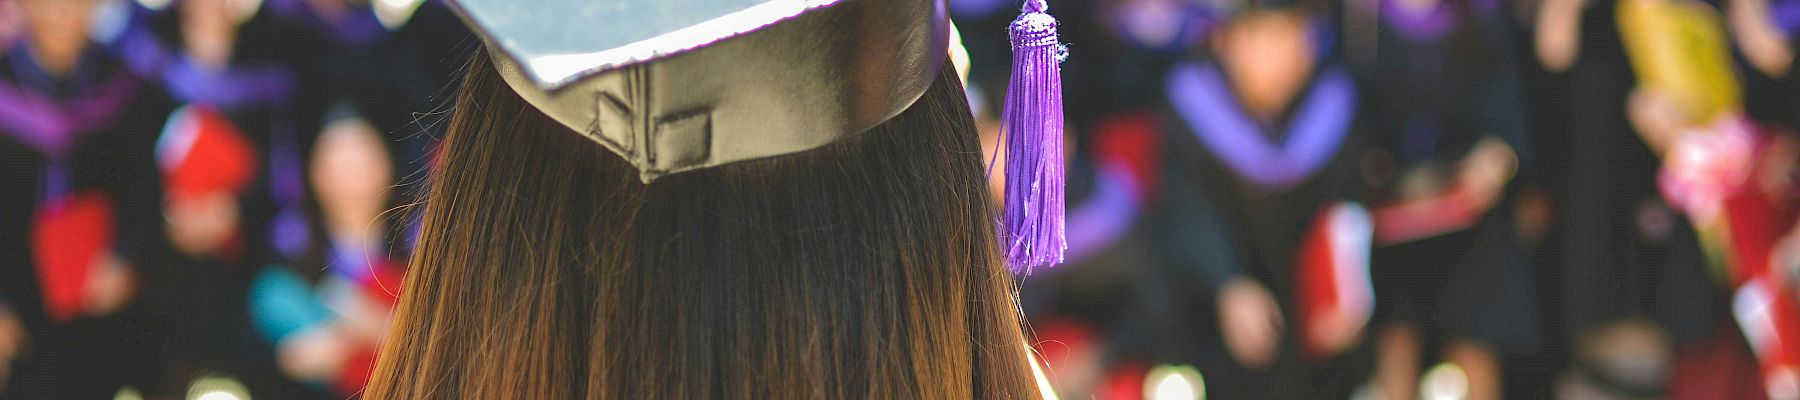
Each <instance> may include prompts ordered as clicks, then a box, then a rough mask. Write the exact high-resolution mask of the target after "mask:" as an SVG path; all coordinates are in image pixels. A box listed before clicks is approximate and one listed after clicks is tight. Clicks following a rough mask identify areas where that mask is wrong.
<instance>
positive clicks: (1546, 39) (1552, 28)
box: [1533, 0, 1587, 72]
mask: <svg viewBox="0 0 1800 400" xmlns="http://www.w3.org/2000/svg"><path fill="white" fill-rule="evenodd" d="M1585 3H1587V1H1586V0H1544V1H1542V2H1539V3H1538V9H1537V21H1536V25H1537V26H1536V28H1537V35H1536V36H1535V39H1536V42H1535V43H1533V44H1534V45H1535V46H1536V50H1537V58H1538V63H1539V64H1543V66H1544V69H1548V70H1550V71H1553V72H1561V71H1564V70H1567V69H1569V67H1570V66H1573V65H1575V58H1576V56H1579V55H1581V8H1582V7H1583V6H1585V5H1586V4H1585Z"/></svg>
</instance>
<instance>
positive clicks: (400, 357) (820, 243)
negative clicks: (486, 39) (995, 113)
mask: <svg viewBox="0 0 1800 400" xmlns="http://www.w3.org/2000/svg"><path fill="white" fill-rule="evenodd" d="M473 60H474V61H473V62H472V63H471V66H470V69H469V72H468V76H467V78H466V82H465V83H464V86H463V89H462V93H461V94H460V95H459V97H458V99H457V101H456V109H455V115H454V116H453V117H452V119H451V126H450V128H449V133H448V136H447V137H446V138H445V140H444V142H443V144H442V146H443V148H442V149H441V154H440V155H441V159H440V160H439V162H440V164H439V165H438V168H437V170H436V171H435V172H434V174H433V175H432V177H431V179H430V185H431V188H430V193H429V197H428V203H427V205H426V206H425V211H424V212H425V218H424V227H423V228H422V229H423V231H422V234H421V235H420V243H419V248H418V251H417V254H416V255H415V258H414V260H413V262H412V265H413V269H412V270H411V271H410V273H409V276H408V279H407V282H406V286H405V289H404V290H405V292H404V294H403V297H404V298H403V300H402V301H401V304H400V306H399V310H398V313H397V317H396V321H395V324H396V326H395V327H394V329H393V331H392V333H391V335H390V338H389V340H388V341H387V345H386V347H385V348H384V349H383V352H382V355H381V359H380V362H379V365H378V366H377V371H376V372H375V374H374V377H373V378H372V379H371V381H370V384H369V387H368V390H367V393H366V394H367V395H368V396H369V397H371V398H420V397H429V398H496V397H500V398H557V399H562V398H575V397H583V396H585V397H600V398H727V397H729V398H772V397H775V398H795V397H806V398H971V397H980V398H1012V397H1036V393H1037V392H1036V391H1035V389H1034V386H1033V382H1032V378H1031V375H1030V372H1029V366H1028V365H1029V364H1027V361H1026V355H1025V351H1026V349H1025V346H1024V344H1023V341H1024V337H1023V335H1022V334H1021V329H1020V323H1019V321H1018V317H1017V314H1016V312H1017V311H1016V310H1017V308H1016V306H1015V304H1014V302H1013V296H1012V292H1011V291H1012V290H1013V289H1012V288H1013V283H1012V281H1011V279H1012V277H1011V275H1010V274H1009V273H1008V272H1007V270H1006V268H1004V267H1003V266H1002V265H1001V264H1000V261H999V258H998V253H997V251H996V250H995V249H996V243H995V233H994V229H995V219H994V218H993V217H992V215H991V211H990V210H989V209H988V205H987V204H988V203H987V201H986V198H985V197H984V193H985V192H984V191H983V188H984V176H983V174H982V172H983V168H982V166H981V160H980V154H981V151H980V146H979V145H978V144H977V143H976V135H975V130H974V127H973V121H972V119H971V117H970V115H969V111H968V108H967V105H966V104H965V102H964V98H963V94H962V88H961V85H960V83H958V81H957V80H956V76H955V74H954V72H951V69H950V68H943V70H944V72H943V73H941V74H940V75H939V77H938V78H937V79H936V81H935V83H934V84H933V86H932V87H931V88H930V89H929V90H927V91H926V93H925V94H924V96H923V97H922V98H921V99H919V100H918V101H917V102H916V103H915V104H913V105H912V107H911V108H909V109H907V110H906V111H904V112H902V113H901V114H900V115H899V116H897V117H895V118H893V119H891V120H889V121H888V122H886V123H883V124H881V125H880V126H877V127H875V128H874V129H871V130H869V131H867V132H863V133H861V134H858V135H855V136H854V137H851V138H847V139H844V140H842V141H840V142H838V143H834V144H831V145H829V146H826V147H823V148H819V149H816V150H812V151H807V152H802V153H797V154H791V155H787V156H781V157H776V158H769V159H762V160H754V161H748V162H742V163H737V164H732V165H727V166H723V167H717V168H710V169H704V170H697V171H691V172H684V173H679V174H675V175H671V176H667V177H663V178H661V179H659V180H657V181H656V182H655V183H654V184H650V185H645V184H643V183H641V182H640V181H639V178H638V173H637V171H636V170H635V169H634V168H633V167H632V166H631V165H630V164H628V163H627V162H626V161H625V160H623V159H621V158H620V157H618V156H616V155H614V154H613V153H611V152H608V151H607V150H605V149H603V148H602V147H601V146H599V145H598V144H596V143H594V142H592V141H590V139H586V138H584V137H582V136H580V135H578V134H576V133H574V132H572V131H570V130H569V129H567V128H565V127H564V126H563V125H561V124H558V123H557V122H556V121H554V120H552V119H551V118H549V117H547V116H545V115H544V114H543V113H541V112H539V111H537V110H535V109H533V108H532V107H531V106H530V105H528V104H527V103H525V102H524V101H523V100H521V99H520V97H519V96H518V95H517V94H515V93H514V92H513V91H512V90H511V89H509V88H508V87H507V85H506V83H505V82H503V81H502V79H501V77H500V76H499V75H498V74H497V73H496V71H495V69H494V67H493V66H492V64H491V61H489V58H488V57H487V56H486V55H483V54H477V55H475V56H474V58H473ZM770 95H771V96H778V95H780V94H774V93H771V94H770ZM721 129H728V128H721Z"/></svg>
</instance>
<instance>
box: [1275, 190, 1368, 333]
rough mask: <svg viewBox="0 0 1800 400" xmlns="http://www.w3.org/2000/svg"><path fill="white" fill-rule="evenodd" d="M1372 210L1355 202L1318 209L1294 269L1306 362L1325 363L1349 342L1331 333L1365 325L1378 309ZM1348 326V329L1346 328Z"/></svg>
mask: <svg viewBox="0 0 1800 400" xmlns="http://www.w3.org/2000/svg"><path fill="white" fill-rule="evenodd" d="M1371 224H1372V222H1371V221H1370V217H1369V213H1368V211H1366V210H1364V209H1363V208H1362V207H1360V206H1357V205H1355V204H1353V203H1337V204H1332V205H1327V206H1325V208H1324V209H1323V210H1320V212H1319V214H1318V217H1317V218H1316V219H1315V220H1314V221H1313V224H1312V227H1311V228H1310V229H1309V230H1308V231H1307V233H1306V237H1305V239H1303V240H1304V242H1303V243H1302V244H1301V247H1300V255H1299V259H1298V265H1296V266H1295V269H1296V270H1297V271H1295V273H1296V274H1295V276H1296V283H1295V284H1296V285H1297V286H1299V287H1298V288H1297V289H1298V290H1296V293H1297V294H1298V297H1299V299H1298V300H1299V305H1300V310H1299V313H1300V315H1299V318H1296V319H1295V323H1296V325H1298V326H1297V328H1299V332H1301V334H1302V336H1301V340H1300V347H1301V348H1300V350H1301V354H1302V356H1303V357H1305V358H1306V359H1308V360H1315V361H1316V360H1323V359H1326V358H1329V357H1330V356H1331V355H1332V354H1333V353H1335V352H1337V351H1338V350H1342V349H1341V348H1338V347H1341V346H1343V345H1346V344H1348V343H1335V344H1334V343H1332V342H1333V340H1332V339H1331V337H1332V336H1333V335H1344V334H1346V332H1343V330H1347V329H1356V328H1358V327H1360V326H1362V325H1363V324H1365V323H1367V322H1368V320H1369V316H1370V315H1371V314H1373V313H1374V310H1375V291H1374V286H1373V285H1372V283H1371V281H1370V277H1369V249H1370V246H1371V245H1372V241H1373V236H1374V227H1373V226H1372V225H1371ZM1346 323H1347V324H1349V325H1344V324H1346Z"/></svg>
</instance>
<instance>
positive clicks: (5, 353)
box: [0, 304, 29, 393]
mask: <svg viewBox="0 0 1800 400" xmlns="http://www.w3.org/2000/svg"><path fill="white" fill-rule="evenodd" d="M27 339H29V338H27V337H26V336H25V327H24V326H23V325H21V324H20V323H19V314H17V313H14V312H13V310H12V308H11V307H8V306H6V305H4V304H0V393H6V384H7V381H8V380H9V378H11V377H12V364H13V360H16V359H18V358H19V355H20V354H21V353H24V352H25V344H26V342H27Z"/></svg>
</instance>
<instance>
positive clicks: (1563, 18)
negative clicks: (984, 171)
mask: <svg viewBox="0 0 1800 400" xmlns="http://www.w3.org/2000/svg"><path fill="white" fill-rule="evenodd" d="M1009 3H1010V2H1007V1H976V0H970V1H952V2H951V6H952V8H951V10H952V12H953V16H954V17H956V19H957V23H958V25H959V27H960V28H961V30H962V32H964V35H963V40H964V41H965V42H966V46H967V47H968V48H969V51H970V53H971V54H972V55H971V58H972V59H973V60H974V65H973V67H972V72H971V73H970V74H969V79H970V82H971V83H970V85H969V86H970V87H971V92H972V93H975V94H976V95H975V97H977V98H980V97H982V96H983V95H991V94H992V93H1000V92H1001V91H1002V90H1003V87H996V86H998V85H1004V80H1003V79H1004V74H1005V65H1006V64H1005V61H1004V60H1005V56H1004V54H1005V50H1006V44H1005V43H1004V42H1001V41H993V40H994V39H991V38H987V37H985V36H983V35H976V34H969V33H968V32H984V31H989V30H995V29H998V28H997V27H1000V26H1003V25H1004V24H1005V23H1007V19H1008V18H1010V15H1011V12H1010V11H1011V10H1010V7H1009ZM1052 8H1053V10H1052V11H1053V12H1054V13H1057V14H1058V15H1062V16H1064V17H1063V23H1064V25H1063V29H1062V32H1064V35H1065V36H1064V40H1065V41H1067V42H1068V43H1069V47H1070V53H1071V54H1070V57H1069V58H1068V61H1066V62H1064V63H1063V64H1062V66H1063V72H1064V77H1065V80H1066V81H1065V88H1066V90H1067V94H1068V97H1067V98H1068V99H1069V100H1068V104H1067V112H1068V113H1069V121H1070V123H1069V124H1070V126H1069V128H1070V131H1071V132H1072V133H1071V134H1070V136H1069V138H1068V143H1070V145H1069V146H1070V147H1071V148H1074V149H1076V150H1075V152H1074V156H1073V157H1072V158H1071V159H1072V160H1073V161H1072V162H1071V163H1072V166H1071V167H1070V170H1071V172H1070V175H1071V177H1070V182H1071V183H1070V185H1071V186H1070V188H1069V190H1068V193H1069V197H1068V204H1067V207H1068V210H1069V214H1068V230H1069V237H1068V240H1069V253H1068V254H1067V256H1068V262H1067V263H1066V264H1065V265H1062V266H1060V267H1057V268H1053V269H1049V270H1044V271H1040V272H1038V273H1036V274H1035V275H1032V276H1029V277H1026V278H1025V279H1024V280H1023V281H1022V282H1023V288H1022V291H1023V293H1022V295H1023V297H1022V301H1023V308H1024V310H1025V312H1026V314H1027V316H1028V317H1029V319H1030V321H1031V322H1032V326H1031V331H1032V332H1034V334H1035V335H1036V336H1035V338H1034V343H1037V346H1038V348H1037V350H1038V351H1039V355H1040V356H1041V357H1042V358H1043V359H1044V360H1045V361H1046V362H1047V363H1048V365H1049V371H1048V375H1049V376H1050V377H1051V380H1052V381H1053V383H1054V386H1055V387H1056V388H1057V390H1058V392H1059V393H1062V394H1063V395H1064V397H1069V398H1089V397H1090V396H1093V397H1097V398H1138V397H1151V398H1186V397H1185V396H1188V395H1192V394H1203V395H1205V396H1207V397H1209V398H1225V399H1240V398H1281V399H1287V398H1340V399H1341V398H1374V399H1381V398H1386V399H1412V398H1427V399H1496V398H1520V399H1537V398H1570V399H1614V398H1628V399H1639V398H1673V399H1758V398H1774V399H1796V398H1800V363H1797V361H1800V358H1797V356H1800V312H1796V310H1797V309H1800V302H1796V300H1795V299H1796V298H1797V296H1795V294H1796V288H1800V158H1797V157H1796V154H1797V153H1796V150H1797V149H1800V135H1796V134H1795V133H1794V132H1795V129H1796V128H1800V90H1796V89H1800V86H1796V85H1797V84H1800V73H1797V72H1796V71H1795V68H1792V67H1791V64H1792V63H1793V58H1794V51H1795V49H1796V48H1795V44H1796V43H1800V42H1797V37H1796V36H1795V35H1796V33H1800V31H1796V29H1800V2H1793V1H1783V0H1616V1H1615V0H1535V1H1527V0H1513V1H1504V0H1343V1H1313V0H1235V1H1187V0H1097V1H1091V2H1073V1H1062V2H1056V4H1054V5H1053V6H1052ZM996 59H998V60H996ZM975 103H976V104H977V106H976V108H977V109H978V113H977V115H980V116H982V118H993V117H994V116H995V115H997V113H996V112H995V110H994V109H993V108H994V107H997V106H998V103H996V102H993V101H992V100H991V99H989V100H987V101H985V102H984V101H976V102H975ZM984 107H986V108H985V109H984ZM988 134H993V132H992V131H991V130H990V132H989V133H988ZM989 140H991V138H989Z"/></svg>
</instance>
